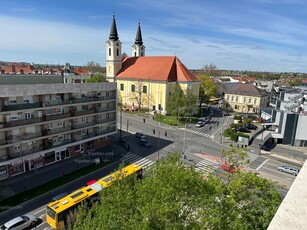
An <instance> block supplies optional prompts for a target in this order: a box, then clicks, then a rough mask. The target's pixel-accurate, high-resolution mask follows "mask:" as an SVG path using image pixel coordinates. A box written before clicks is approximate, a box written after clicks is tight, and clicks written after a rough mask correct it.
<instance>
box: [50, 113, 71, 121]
mask: <svg viewBox="0 0 307 230" xmlns="http://www.w3.org/2000/svg"><path fill="white" fill-rule="evenodd" d="M67 117H70V114H69V113H64V114H54V115H50V116H46V121H52V120H58V119H62V118H67Z"/></svg>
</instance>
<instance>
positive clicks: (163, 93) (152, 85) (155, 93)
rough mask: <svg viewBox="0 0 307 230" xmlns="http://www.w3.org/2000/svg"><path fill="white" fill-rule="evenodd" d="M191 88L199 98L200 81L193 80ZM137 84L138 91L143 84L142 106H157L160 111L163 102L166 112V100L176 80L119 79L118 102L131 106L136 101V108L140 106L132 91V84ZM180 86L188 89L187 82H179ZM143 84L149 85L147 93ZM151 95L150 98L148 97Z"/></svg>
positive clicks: (163, 110) (163, 109)
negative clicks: (122, 86)
mask: <svg viewBox="0 0 307 230" xmlns="http://www.w3.org/2000/svg"><path fill="white" fill-rule="evenodd" d="M121 84H123V85H124V90H121ZM190 84H191V88H192V91H193V93H194V95H195V96H196V97H197V99H198V95H199V82H192V83H190ZM132 85H135V91H136V92H138V91H139V90H138V88H139V86H141V91H142V94H141V101H142V108H143V109H148V102H149V109H150V110H153V106H155V110H156V111H158V105H159V104H161V107H162V113H165V112H166V111H165V108H166V100H167V98H169V92H173V91H174V88H175V85H176V82H162V81H161V82H157V81H150V80H149V81H148V80H140V81H137V80H123V79H117V90H118V102H119V103H120V102H122V105H123V106H125V105H127V107H129V108H130V107H131V106H132V103H134V108H137V107H138V103H137V100H136V99H135V97H136V93H132V92H131V86H132ZM179 85H180V87H181V88H182V89H183V90H184V91H186V89H187V87H188V86H187V83H179ZM143 86H147V93H143V90H142V88H143ZM137 97H138V96H137ZM148 97H149V98H148Z"/></svg>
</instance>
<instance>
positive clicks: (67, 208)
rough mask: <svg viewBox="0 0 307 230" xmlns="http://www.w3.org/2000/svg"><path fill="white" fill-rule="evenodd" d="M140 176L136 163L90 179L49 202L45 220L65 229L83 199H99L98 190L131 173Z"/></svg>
mask: <svg viewBox="0 0 307 230" xmlns="http://www.w3.org/2000/svg"><path fill="white" fill-rule="evenodd" d="M134 173H135V174H136V175H137V177H138V178H140V179H141V178H142V167H141V166H139V165H136V164H131V165H128V166H126V167H124V168H122V169H121V170H118V171H115V172H113V173H111V174H109V175H107V176H105V177H103V178H101V179H99V180H97V181H91V182H90V183H89V184H88V185H86V186H84V187H82V188H80V189H77V190H76V191H74V192H72V193H70V194H68V195H67V196H65V197H63V198H61V199H60V200H57V201H54V202H51V203H49V204H48V205H47V207H46V221H47V223H48V224H49V225H50V226H51V227H52V228H53V229H65V228H66V226H68V225H69V224H71V223H69V222H70V220H69V218H70V217H73V215H74V214H75V212H76V211H77V208H78V206H79V205H80V204H81V203H82V201H85V202H86V203H88V204H89V205H90V204H92V203H93V202H96V201H99V199H100V191H101V190H102V189H104V188H107V187H108V186H110V185H111V184H112V183H113V182H114V181H116V180H120V179H122V178H124V177H127V176H129V175H131V174H134Z"/></svg>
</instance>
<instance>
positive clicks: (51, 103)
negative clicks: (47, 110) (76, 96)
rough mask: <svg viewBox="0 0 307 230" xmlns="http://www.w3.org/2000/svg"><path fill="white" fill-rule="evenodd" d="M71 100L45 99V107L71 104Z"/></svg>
mask: <svg viewBox="0 0 307 230" xmlns="http://www.w3.org/2000/svg"><path fill="white" fill-rule="evenodd" d="M70 103H71V100H54V101H45V102H43V107H44V105H45V106H54V105H65V104H70Z"/></svg>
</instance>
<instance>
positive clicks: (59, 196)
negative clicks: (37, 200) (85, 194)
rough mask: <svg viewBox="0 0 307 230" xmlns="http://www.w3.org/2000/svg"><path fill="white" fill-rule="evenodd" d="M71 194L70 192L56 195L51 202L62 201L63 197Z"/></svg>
mask: <svg viewBox="0 0 307 230" xmlns="http://www.w3.org/2000/svg"><path fill="white" fill-rule="evenodd" d="M68 194H69V193H68V192H62V193H60V194H59V195H56V196H55V197H53V198H52V199H51V200H52V201H57V200H60V199H62V198H63V197H65V196H67V195H68Z"/></svg>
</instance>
